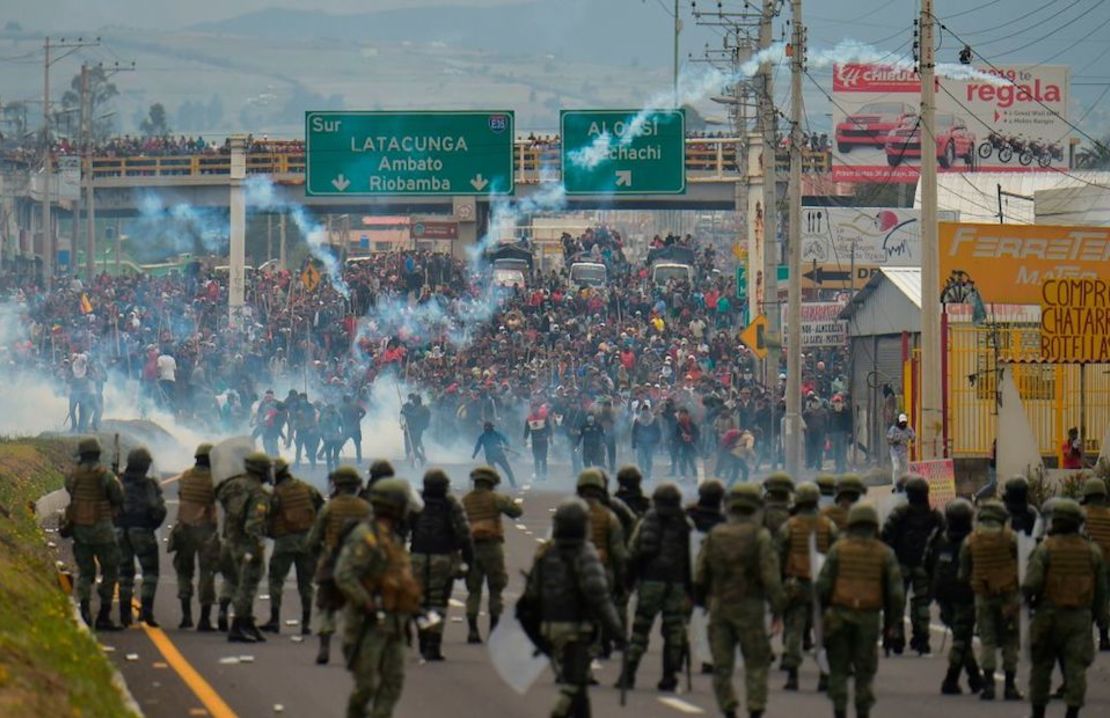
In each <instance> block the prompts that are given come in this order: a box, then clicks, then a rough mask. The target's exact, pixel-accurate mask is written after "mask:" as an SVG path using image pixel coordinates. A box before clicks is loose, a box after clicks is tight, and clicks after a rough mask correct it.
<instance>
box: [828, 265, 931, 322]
mask: <svg viewBox="0 0 1110 718" xmlns="http://www.w3.org/2000/svg"><path fill="white" fill-rule="evenodd" d="M883 282H890V283H891V284H892V285H893V286H894V287H895V288H897V289H898V291H900V292H901V293H902V294H904V295H905V296H906V299H908V300H910V302H911V303H912V304H913V305H914V306H915V307H917V308H918V309H921V268H920V267H883V268H882V269H880V270H879V271H878V272H876V273H875V274H872V275H871V279H869V280H867V284H866V285H864V287H863V289H861V290H860V291H859V293H858V294H856V296H855V297H854V298H853V299H852V301H851V302H849V303H848V304H847V305H846V306H845V307H844V309H843V310H841V312H840V318H841V319H851V318H852V317H853V316H854V315H855V314H856V312H857V311H859V309H860V308H861V307H862V306H863V305H864V303H865V302H866V301H867V300H868V299H869V298H870V297H871V295H872V294H874V293H875V290H876V289H878V288H879V285H881V284H882V283H883Z"/></svg>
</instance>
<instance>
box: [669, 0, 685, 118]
mask: <svg viewBox="0 0 1110 718" xmlns="http://www.w3.org/2000/svg"><path fill="white" fill-rule="evenodd" d="M681 32H682V20H681V19H679V17H678V0H674V70H673V76H672V80H671V82H672V86H673V88H674V108H675V109H676V110H677V109H678V107H679V104H678V35H679V33H681Z"/></svg>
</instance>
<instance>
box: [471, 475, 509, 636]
mask: <svg viewBox="0 0 1110 718" xmlns="http://www.w3.org/2000/svg"><path fill="white" fill-rule="evenodd" d="M470 480H471V481H472V482H473V483H474V489H473V490H472V491H470V493H468V494H467V495H466V496H464V497H463V500H462V504H463V508H464V509H465V510H466V518H467V521H469V522H470V537H471V539H472V540H473V542H474V560H473V561H472V562H471V563H470V570H469V571H467V574H466V591H467V596H466V622H467V627H468V631H467V636H466V642H467V643H481V642H482V636H481V634H479V633H478V609H479V608H480V607H481V605H482V584H483V583H484V584H486V586H487V588H488V590H489V630H490V633H493V629H494V628H496V627H497V622H498V621H499V620H500V619H501V610H502V607H503V604H502V601H501V592H502V591H504V590H505V586H507V585H508V583H509V575H508V573H506V571H505V529H504V528H503V527H502V525H501V517H502V516H508V517H509V518H511V519H515V518H517V517H519V516H521V515H522V514H523V513H524V510H523V509H522V508H521V507H520V504H519V503H517V502H516V501H514V500H513V499H511V498H509V497H508V496H506V495H505V494H499V493H497V492H496V491H494V488H495V487H496V486H497V485H498V484H499V483H501V477H500V476H499V475H498V473H497V470H496V469H494V468H493V467H491V466H479V467H478V468H476V469H474V470H473V471H471V472H470Z"/></svg>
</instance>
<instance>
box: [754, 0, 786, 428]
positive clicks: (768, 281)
mask: <svg viewBox="0 0 1110 718" xmlns="http://www.w3.org/2000/svg"><path fill="white" fill-rule="evenodd" d="M777 5H778V1H777V0H763V14H762V16H761V17H760V20H759V49H760V50H766V49H767V48H769V47H771V42H772V39H773V37H772V31H773V28H772V26H771V23H772V22H773V21H774V19H775V12H776V11H775V8H776V6H777ZM760 75H761V77H762V83H761V86H760V88H759V93H758V96H757V101H758V103H759V129H760V131H761V132H762V133H763V305H764V306H763V307H762V308H761V309H762V311H763V313H764V315H766V316H767V319H768V324H769V326H770V330H771V332H770V333H771V336H773V337H780V340H779V342H780V343H781V336H782V312H781V310H780V307H779V286H778V265H779V258H780V256H781V251H780V249H779V243H778V186H777V184H778V171H777V167H778V144H777V142H776V137H775V134H776V133H775V116H776V113H775V94H774V78H775V66H774V64H773V63H771V62H770V61H767V62H764V63H763V65H762V66H761V67H760ZM779 354H780V348H779V347H778V346H775V345H774V343H772V345H771V346H769V347H768V349H767V359H766V360H765V361H764V366H763V369H764V371H763V374H764V379H763V381H764V383H765V384H766V385H767V386H775V384H774V382H777V381H778V370H779ZM772 411H774V407H772ZM771 423H772V427H771V434H772V435H773V436H774V435H777V434H778V427H777V426H774V425H773V424H774V421H773V420H772V422H771Z"/></svg>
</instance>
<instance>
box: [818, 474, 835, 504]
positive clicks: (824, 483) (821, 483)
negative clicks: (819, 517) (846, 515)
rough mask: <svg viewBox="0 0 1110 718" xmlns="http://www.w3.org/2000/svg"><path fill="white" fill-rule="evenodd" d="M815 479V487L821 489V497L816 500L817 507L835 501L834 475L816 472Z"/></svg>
mask: <svg viewBox="0 0 1110 718" xmlns="http://www.w3.org/2000/svg"><path fill="white" fill-rule="evenodd" d="M815 480H816V481H817V488H818V489H819V490H820V491H821V498H820V499H819V500H818V501H817V507H818V509H823V508H825V507H826V506H832V505H833V504H834V503H836V477H835V476H833V475H832V474H818V475H817V478H816V479H815Z"/></svg>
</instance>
